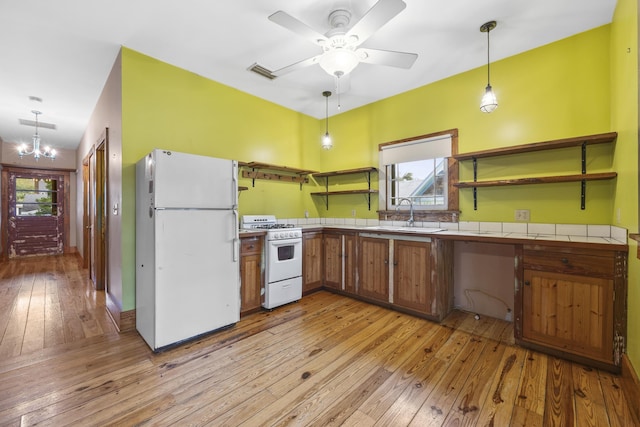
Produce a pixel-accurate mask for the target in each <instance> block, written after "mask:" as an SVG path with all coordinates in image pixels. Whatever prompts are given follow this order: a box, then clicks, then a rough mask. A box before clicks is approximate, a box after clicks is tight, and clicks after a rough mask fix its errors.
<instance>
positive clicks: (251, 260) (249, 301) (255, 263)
mask: <svg viewBox="0 0 640 427" xmlns="http://www.w3.org/2000/svg"><path fill="white" fill-rule="evenodd" d="M263 245H264V238H263V236H251V237H243V238H241V239H240V314H241V315H246V314H249V313H253V312H256V311H258V310H260V307H261V306H262V296H261V290H262V283H263V274H262V247H263Z"/></svg>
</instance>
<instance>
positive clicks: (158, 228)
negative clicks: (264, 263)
mask: <svg viewBox="0 0 640 427" xmlns="http://www.w3.org/2000/svg"><path fill="white" fill-rule="evenodd" d="M155 215H156V218H155V234H156V247H155V251H156V265H155V269H156V271H155V278H156V283H155V286H156V290H155V298H156V304H155V306H156V313H155V319H156V322H155V328H156V333H155V335H156V340H155V341H156V348H160V347H164V346H167V345H169V344H174V343H176V342H179V341H183V340H185V339H188V338H192V337H194V336H196V335H200V334H202V333H205V332H209V331H213V330H216V329H219V328H221V327H224V326H227V325H231V324H233V323H235V322H237V321H238V320H240V277H239V273H240V272H239V263H238V262H237V259H238V253H237V251H238V250H239V249H238V244H237V241H236V221H237V219H236V216H235V213H234V211H230V210H229V211H223V210H177V209H176V210H169V209H167V210H159V209H158V210H156V211H155Z"/></svg>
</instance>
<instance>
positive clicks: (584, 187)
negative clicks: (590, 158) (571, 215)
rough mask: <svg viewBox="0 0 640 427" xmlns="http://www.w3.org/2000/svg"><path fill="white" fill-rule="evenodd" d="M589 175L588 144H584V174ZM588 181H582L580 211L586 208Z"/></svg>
mask: <svg viewBox="0 0 640 427" xmlns="http://www.w3.org/2000/svg"><path fill="white" fill-rule="evenodd" d="M586 173H587V143H586V142H583V143H582V174H583V175H584V174H586ZM586 193H587V181H585V180H584V179H583V180H582V181H580V209H581V210H585V208H586V198H587V197H586V196H587V194H586Z"/></svg>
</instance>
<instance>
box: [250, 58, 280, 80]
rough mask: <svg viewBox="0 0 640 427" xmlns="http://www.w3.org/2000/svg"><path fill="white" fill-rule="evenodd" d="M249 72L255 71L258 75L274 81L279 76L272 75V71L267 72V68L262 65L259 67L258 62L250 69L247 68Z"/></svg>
mask: <svg viewBox="0 0 640 427" xmlns="http://www.w3.org/2000/svg"><path fill="white" fill-rule="evenodd" d="M247 70H249V71H253V72H254V73H256V74H260V75H261V76H262V77H266V78H268V79H269V80H273V79H275V78H276V77H277V76H274V75H273V74H272V73H271V70H267V69H266V68H264V67H263V66H262V65H259V64H258V63H257V62H256V63H254V64H253V65H252V66H250V67H249V68H247Z"/></svg>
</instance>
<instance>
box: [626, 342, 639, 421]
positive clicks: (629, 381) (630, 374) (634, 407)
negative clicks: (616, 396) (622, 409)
mask: <svg viewBox="0 0 640 427" xmlns="http://www.w3.org/2000/svg"><path fill="white" fill-rule="evenodd" d="M622 391H623V392H624V395H625V396H626V398H627V403H628V404H629V408H630V409H631V413H632V415H633V416H634V417H635V425H640V405H638V402H640V380H639V379H638V374H637V373H636V371H635V370H634V369H633V365H632V364H631V361H630V360H629V356H627V355H626V354H623V355H622Z"/></svg>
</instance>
